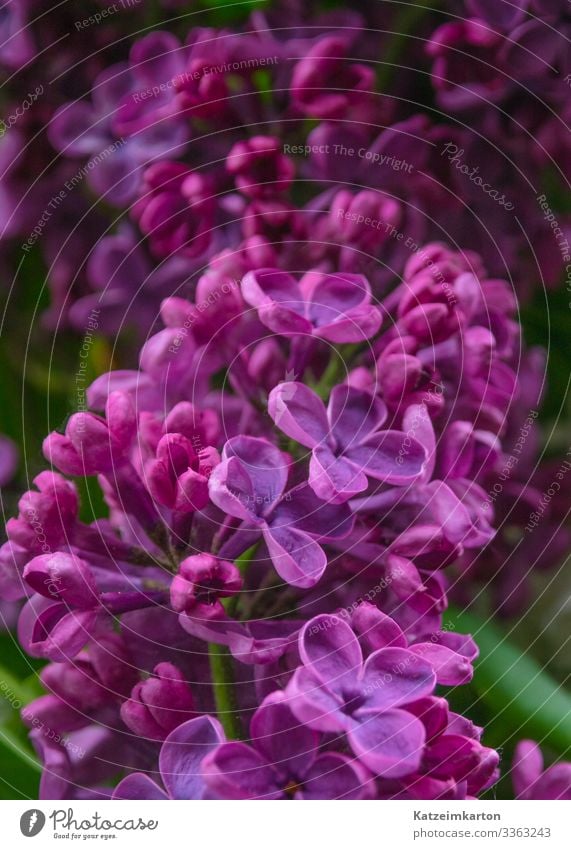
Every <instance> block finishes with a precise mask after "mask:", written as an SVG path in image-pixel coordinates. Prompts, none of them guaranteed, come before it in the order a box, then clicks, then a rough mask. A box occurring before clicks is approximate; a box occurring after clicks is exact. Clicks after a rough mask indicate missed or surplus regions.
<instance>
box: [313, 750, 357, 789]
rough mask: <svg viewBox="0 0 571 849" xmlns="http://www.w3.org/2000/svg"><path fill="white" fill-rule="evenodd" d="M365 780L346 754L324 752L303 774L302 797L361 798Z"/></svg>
mask: <svg viewBox="0 0 571 849" xmlns="http://www.w3.org/2000/svg"><path fill="white" fill-rule="evenodd" d="M367 790H368V788H367V782H365V781H364V777H363V775H361V774H360V773H359V771H358V770H357V769H356V768H355V766H354V764H353V762H352V761H351V759H350V758H348V757H347V756H346V755H341V754H339V753H338V752H325V753H324V754H322V755H319V757H318V758H317V759H316V761H315V763H314V764H313V766H312V767H311V769H310V770H309V771H308V772H307V773H306V774H305V776H304V781H303V790H302V793H301V795H302V798H304V799H362V798H363V797H364V796H365V794H366V793H367Z"/></svg>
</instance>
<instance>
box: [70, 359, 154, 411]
mask: <svg viewBox="0 0 571 849" xmlns="http://www.w3.org/2000/svg"><path fill="white" fill-rule="evenodd" d="M117 390H120V391H121V392H128V393H129V394H130V395H131V397H132V398H133V401H134V403H135V407H136V409H137V410H154V409H160V405H161V392H160V390H159V388H158V387H157V386H156V385H155V383H154V381H153V380H152V379H151V378H150V377H149V375H147V374H142V373H141V372H140V371H129V370H127V369H117V371H112V372H107V374H102V375H100V376H99V377H98V378H96V379H95V380H94V381H93V383H92V384H91V386H90V387H89V389H88V390H87V401H88V403H89V406H90V407H91V408H92V409H94V410H103V409H104V408H105V404H106V403H107V398H108V397H109V395H110V394H111V392H115V391H117Z"/></svg>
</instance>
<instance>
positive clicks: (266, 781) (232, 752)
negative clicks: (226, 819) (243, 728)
mask: <svg viewBox="0 0 571 849" xmlns="http://www.w3.org/2000/svg"><path fill="white" fill-rule="evenodd" d="M202 769H203V773H204V779H205V781H206V783H207V784H208V787H209V788H210V789H211V790H213V791H214V792H215V793H216V794H217V795H219V796H221V797H222V798H223V799H279V798H280V796H281V795H282V791H281V789H280V788H279V787H277V786H276V774H275V772H274V770H273V769H272V768H271V766H270V765H269V764H268V763H267V762H266V761H265V760H264V758H263V757H262V756H261V755H260V754H258V752H256V750H255V749H253V748H252V747H251V746H248V745H247V744H246V743H234V742H232V743H224V744H223V745H222V746H219V747H218V748H217V749H215V750H214V751H213V752H212V753H211V754H210V755H208V756H207V757H206V758H205V759H204V761H203V763H202Z"/></svg>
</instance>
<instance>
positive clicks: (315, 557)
mask: <svg viewBox="0 0 571 849" xmlns="http://www.w3.org/2000/svg"><path fill="white" fill-rule="evenodd" d="M289 462H290V461H289V457H288V455H287V454H284V453H282V452H281V451H279V450H278V449H277V448H276V447H275V446H273V445H271V444H270V443H269V442H267V441H266V440H264V439H256V438H253V437H247V436H238V437H234V438H233V439H231V440H229V442H227V443H226V445H225V446H224V449H223V451H222V462H221V463H220V465H219V466H217V467H216V468H215V469H214V471H213V472H212V475H211V476H210V480H209V490H210V498H211V499H212V501H213V502H214V503H215V504H216V505H217V506H218V507H220V509H221V510H224V511H225V512H226V513H228V514H229V515H230V516H235V517H236V518H238V519H242V520H243V522H244V523H245V524H246V525H247V526H249V527H250V529H252V530H254V531H256V532H257V533H261V535H262V536H263V539H264V542H265V543H266V545H267V547H268V551H269V554H270V557H271V559H272V562H273V564H274V567H275V569H276V571H277V573H278V574H279V575H280V576H281V577H282V578H283V579H284V581H287V583H289V584H292V585H293V586H295V587H312V586H313V585H314V584H316V583H317V581H318V580H319V579H320V577H321V576H322V575H323V572H324V571H325V567H326V565H327V557H326V555H325V552H324V551H323V549H322V548H321V546H320V545H319V542H320V541H326V540H328V539H340V538H342V537H344V536H346V535H347V534H348V533H349V532H350V530H351V526H352V519H351V514H350V512H349V510H348V509H347V508H346V507H343V506H341V505H339V506H335V505H326V504H324V503H323V502H321V501H319V500H318V499H317V498H316V497H315V495H314V493H313V492H312V490H311V489H310V488H309V487H308V486H307V485H305V484H302V485H300V486H297V487H294V488H293V489H291V490H289V491H287V492H286V491H285V490H286V483H287V478H288V471H289Z"/></svg>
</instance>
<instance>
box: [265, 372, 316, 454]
mask: <svg viewBox="0 0 571 849" xmlns="http://www.w3.org/2000/svg"><path fill="white" fill-rule="evenodd" d="M268 412H269V414H270V416H271V418H272V419H273V420H274V423H275V424H276V427H279V429H280V430H281V431H283V433H285V434H287V436H289V437H291V438H292V439H295V441H296V442H299V443H300V445H305V446H306V447H307V448H313V447H314V446H315V445H318V444H319V443H320V442H323V441H325V440H326V439H327V436H328V433H329V423H328V421H327V416H326V414H325V407H324V406H323V402H322V400H321V398H319V396H318V395H316V394H315V392H313V391H312V390H311V389H310V388H309V387H308V386H304V384H303V383H297V382H293V381H292V382H290V383H280V384H279V385H278V386H276V387H275V388H274V389H272V391H271V392H270V396H269V399H268Z"/></svg>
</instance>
